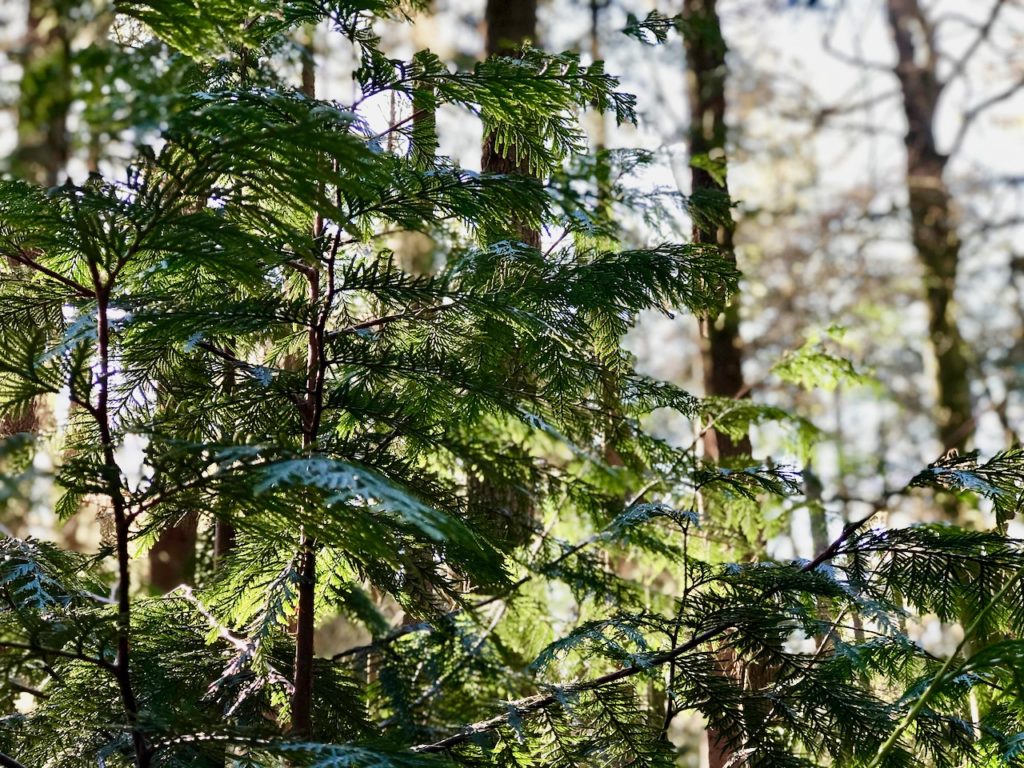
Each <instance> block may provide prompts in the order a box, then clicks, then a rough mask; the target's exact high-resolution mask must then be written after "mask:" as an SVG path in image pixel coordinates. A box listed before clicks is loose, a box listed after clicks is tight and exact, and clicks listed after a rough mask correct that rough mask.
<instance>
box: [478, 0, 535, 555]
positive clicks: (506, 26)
mask: <svg viewBox="0 0 1024 768" xmlns="http://www.w3.org/2000/svg"><path fill="white" fill-rule="evenodd" d="M485 24H486V27H487V32H486V53H487V55H488V56H516V55H517V54H518V52H519V51H520V49H521V48H522V46H523V44H524V43H525V42H527V41H532V40H534V39H535V38H536V35H537V2H536V0H522V1H521V2H518V1H517V2H507V1H506V0H487V11H486V17H485ZM494 139H495V137H494V135H493V134H487V135H485V136H484V140H483V151H482V153H481V158H480V167H481V168H482V170H483V171H484V173H501V174H519V175H524V176H526V175H529V173H530V171H529V167H528V165H527V162H526V160H525V159H519V160H517V159H516V154H517V153H516V150H515V147H512V146H507V147H505V148H504V154H503V153H501V152H499V151H498V150H497V148H496V147H495V144H494ZM508 234H509V235H511V236H513V237H515V238H517V239H518V240H520V241H521V242H523V243H524V244H525V245H527V246H529V247H531V248H540V230H539V229H536V228H535V227H532V226H530V225H528V224H527V223H525V222H522V221H517V220H514V219H513V220H512V221H511V222H510V226H509V233H508ZM505 367H506V370H507V376H508V378H509V379H510V380H513V381H516V380H519V379H520V378H521V376H522V374H521V373H520V372H519V371H518V370H517V369H518V368H519V364H518V362H517V361H516V360H514V359H510V360H507V361H505ZM467 493H468V496H469V512H470V515H471V517H473V518H475V520H476V521H477V522H478V524H479V525H480V527H481V528H482V529H483V530H484V532H485V533H486V534H487V535H490V536H493V537H494V540H495V541H496V542H498V543H500V544H502V545H504V546H508V547H511V546H515V545H517V544H521V543H522V542H524V541H526V539H527V537H528V535H529V531H530V523H531V521H532V518H533V505H532V502H531V499H530V497H529V494H527V493H525V492H523V491H522V490H521V489H519V488H516V487H515V486H513V485H512V484H511V483H505V482H501V481H497V480H494V479H491V478H484V477H482V476H480V475H478V474H472V475H470V477H469V481H468V489H467Z"/></svg>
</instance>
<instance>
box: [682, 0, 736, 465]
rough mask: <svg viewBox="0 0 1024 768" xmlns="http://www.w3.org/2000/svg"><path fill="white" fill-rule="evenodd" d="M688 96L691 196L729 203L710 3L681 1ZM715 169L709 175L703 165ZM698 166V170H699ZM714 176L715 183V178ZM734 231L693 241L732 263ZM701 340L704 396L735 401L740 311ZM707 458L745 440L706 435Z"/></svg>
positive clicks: (707, 229)
mask: <svg viewBox="0 0 1024 768" xmlns="http://www.w3.org/2000/svg"><path fill="white" fill-rule="evenodd" d="M683 19H684V24H685V25H686V26H685V29H684V34H683V41H684V45H685V48H686V59H687V64H688V71H687V78H686V79H687V94H688V101H689V106H690V132H689V142H690V159H691V168H690V178H691V194H693V195H701V194H707V195H718V196H721V197H723V198H724V199H726V200H728V198H729V184H728V180H727V178H726V166H725V139H726V124H725V105H726V96H725V81H726V63H725V52H726V46H725V40H724V39H723V37H722V30H721V25H720V23H719V19H718V12H717V9H716V7H715V0H683ZM709 164H714V165H715V166H716V172H715V173H712V172H711V170H709V168H708V165H709ZM698 165H699V166H700V167H698ZM716 176H717V178H716ZM734 229H735V225H734V223H733V221H732V219H731V217H728V218H727V220H726V221H722V222H720V223H719V224H718V225H717V226H714V225H710V224H707V223H702V222H699V221H695V222H694V225H693V241H694V242H695V243H704V244H708V245H716V246H718V249H719V251H720V253H721V254H722V256H723V257H724V258H726V259H729V260H730V261H733V262H735V261H736V254H735V251H734V248H733V232H734ZM701 330H702V334H703V336H704V346H703V359H704V391H705V392H706V393H707V394H708V395H716V396H720V397H735V396H736V395H738V394H740V393H742V392H743V390H744V383H743V352H742V349H741V345H742V341H741V339H740V334H739V308H738V306H737V304H736V302H735V301H733V302H732V303H731V304H730V305H729V306H728V307H726V309H725V311H724V312H723V313H722V314H721V315H719V316H718V317H717V318H712V317H708V318H705V320H704V321H703V322H702V328H701ZM704 447H705V452H706V453H707V455H708V456H709V457H710V458H712V459H715V460H720V459H728V458H730V457H733V456H737V455H749V454H750V440H749V439H748V438H746V437H743V438H742V439H740V440H738V441H733V440H731V439H730V438H729V437H727V436H725V435H723V434H721V433H719V432H717V431H715V430H714V429H709V430H708V431H707V432H706V433H705V436H704Z"/></svg>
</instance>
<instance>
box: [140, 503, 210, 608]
mask: <svg viewBox="0 0 1024 768" xmlns="http://www.w3.org/2000/svg"><path fill="white" fill-rule="evenodd" d="M198 528H199V516H198V515H197V514H196V513H195V512H190V513H188V514H187V515H185V516H184V517H182V518H181V520H179V521H178V522H177V523H175V524H174V525H172V526H171V527H170V528H167V529H165V530H164V531H162V532H161V533H160V537H159V538H158V539H157V541H156V543H155V544H154V545H153V546H152V548H150V550H149V584H150V586H151V587H152V588H153V589H155V590H156V591H158V592H160V593H161V594H166V593H168V592H170V591H171V590H172V589H174V588H176V587H179V586H181V585H182V584H192V583H193V581H194V579H195V566H196V537H197V532H198Z"/></svg>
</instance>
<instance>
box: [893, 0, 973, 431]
mask: <svg viewBox="0 0 1024 768" xmlns="http://www.w3.org/2000/svg"><path fill="white" fill-rule="evenodd" d="M887 10H888V19H889V27H890V30H891V32H892V35H893V39H894V41H895V43H896V54H897V64H896V69H895V73H896V78H897V79H898V80H899V84H900V89H901V91H902V93H903V111H904V115H905V117H906V120H907V132H906V134H905V136H904V145H905V147H906V150H907V193H908V197H909V206H910V222H911V232H912V239H913V243H914V248H915V250H916V251H917V256H918V260H919V261H920V264H921V267H922V269H923V271H924V281H925V294H926V296H927V300H928V336H929V340H930V343H931V347H932V351H933V353H934V355H935V361H936V389H937V405H938V413H937V414H936V416H937V421H938V432H939V439H940V440H941V441H942V444H943V447H944V448H945V449H947V450H948V449H951V448H957V449H963V448H965V447H966V446H967V444H968V442H969V440H970V439H971V436H972V434H973V432H974V419H973V414H972V405H971V387H970V367H969V364H968V359H967V351H966V346H965V344H964V340H963V337H962V336H961V334H960V328H959V325H958V322H957V315H956V302H955V300H954V292H955V289H956V273H957V267H958V265H959V261H960V237H959V235H958V233H957V222H956V212H955V210H954V205H953V201H952V198H951V196H950V193H949V188H948V187H947V186H946V182H945V179H944V174H945V170H946V164H947V162H948V159H949V158H948V157H947V156H946V155H944V154H942V153H941V152H939V151H938V149H937V147H936V143H935V122H936V114H937V111H938V106H939V98H940V97H941V95H942V89H943V83H942V82H941V81H940V80H939V78H938V74H937V66H938V63H937V60H938V55H937V52H936V49H935V45H934V43H935V40H934V30H933V28H932V26H931V23H930V22H929V20H928V18H927V17H926V16H925V14H924V12H923V10H922V8H921V6H920V4H919V2H918V0H887Z"/></svg>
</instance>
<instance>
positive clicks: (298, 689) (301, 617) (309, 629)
mask: <svg viewBox="0 0 1024 768" xmlns="http://www.w3.org/2000/svg"><path fill="white" fill-rule="evenodd" d="M302 90H303V93H305V94H306V95H307V96H308V97H310V98H314V97H315V96H316V65H315V61H314V56H313V33H312V31H310V34H309V39H308V41H307V44H306V47H305V50H304V54H303V57H302ZM323 233H324V225H323V221H322V220H321V218H320V216H319V215H316V216H315V218H314V221H313V236H314V238H316V239H318V240H319V238H321V237H322V236H323ZM307 270H308V271H307V272H306V273H305V274H306V278H307V281H308V291H309V293H308V298H309V305H310V307H314V308H318V307H319V306H320V302H321V296H320V267H319V265H318V264H310V265H309V266H308V267H307ZM330 279H333V275H331V278H330ZM328 293H330V286H329V288H328ZM327 304H328V306H327V308H326V309H324V310H323V314H322V316H321V313H320V312H319V311H317V313H316V314H317V319H316V321H315V322H314V323H313V325H312V327H310V329H309V335H308V340H307V345H306V392H305V397H304V399H303V402H302V406H301V411H302V449H303V451H304V452H306V453H307V454H308V453H312V452H314V451H315V450H316V447H317V436H318V433H319V431H320V411H321V408H322V392H323V374H324V370H325V367H324V362H323V355H322V351H323V333H324V325H325V323H326V321H327V317H328V313H329V312H330V299H329V298H328V302H327ZM299 538H300V540H299V555H298V557H299V586H298V593H299V595H298V597H299V599H298V610H297V612H296V616H295V661H294V666H293V670H292V671H293V674H292V684H293V689H292V696H291V702H290V703H291V731H292V734H293V735H295V736H298V737H308V736H309V735H310V734H311V733H312V730H313V684H314V679H313V651H314V648H313V641H314V635H315V633H316V606H315V596H316V555H317V548H318V544H317V542H316V540H315V539H314V538H313V537H312V536H310V535H309V534H308V533H307V532H306V531H302V532H301V534H300V537H299Z"/></svg>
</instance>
